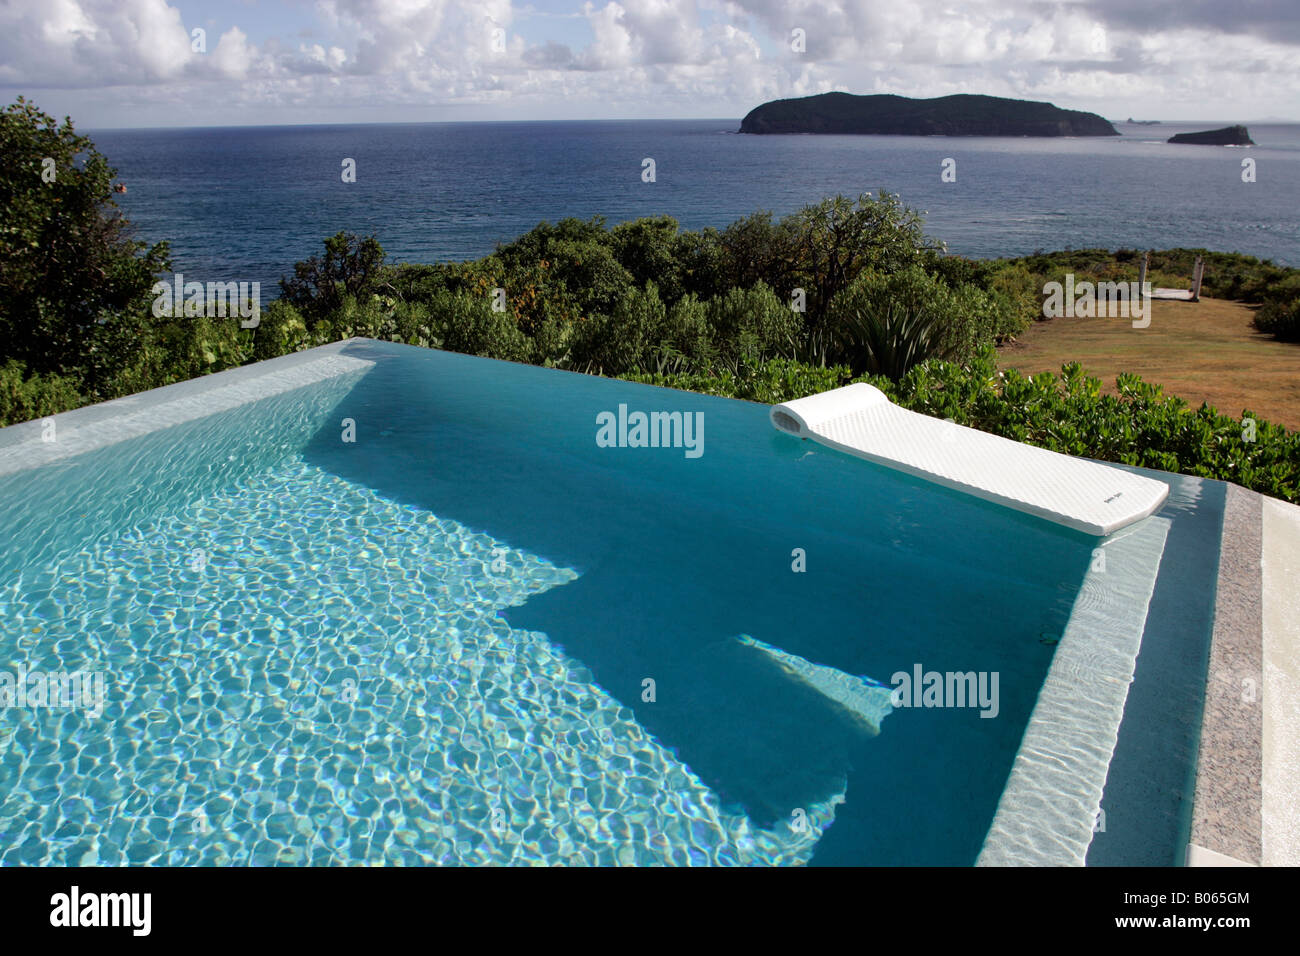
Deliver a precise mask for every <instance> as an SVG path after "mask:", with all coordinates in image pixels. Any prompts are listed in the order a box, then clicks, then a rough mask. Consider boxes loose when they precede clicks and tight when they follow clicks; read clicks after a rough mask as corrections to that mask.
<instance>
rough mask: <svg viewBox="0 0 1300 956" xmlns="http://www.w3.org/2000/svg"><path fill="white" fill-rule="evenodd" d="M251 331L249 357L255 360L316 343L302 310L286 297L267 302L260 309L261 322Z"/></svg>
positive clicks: (285, 353) (287, 352) (272, 356)
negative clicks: (291, 303) (290, 302)
mask: <svg viewBox="0 0 1300 956" xmlns="http://www.w3.org/2000/svg"><path fill="white" fill-rule="evenodd" d="M251 334H252V340H253V344H252V351H253V355H252V359H253V361H255V362H260V361H262V360H264V359H269V358H275V357H277V356H280V355H289V354H290V353H292V352H299V351H301V350H303V349H309V348H311V347H312V346H314V345H316V344H318V343H317V342H316V341H315V339H314V338H313V337H312V335H311V332H310V331H309V330H308V328H307V322H306V320H305V319H304V318H303V317H302V313H301V312H299V311H298V310H297V309H296V308H294V307H293V306H292V305H290V304H289V302H288V301H287V300H286V299H276V300H274V301H273V302H271V303H269V304H268V305H267V307H266V308H265V309H263V310H262V314H261V321H260V322H259V323H258V325H257V328H255V329H253V330H252V333H251ZM320 344H324V343H320Z"/></svg>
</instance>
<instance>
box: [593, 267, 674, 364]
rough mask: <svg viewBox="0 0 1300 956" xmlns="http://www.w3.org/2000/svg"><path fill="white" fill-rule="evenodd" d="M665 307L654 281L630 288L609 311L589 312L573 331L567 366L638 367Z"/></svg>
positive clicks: (662, 319) (665, 313)
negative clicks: (643, 286)
mask: <svg viewBox="0 0 1300 956" xmlns="http://www.w3.org/2000/svg"><path fill="white" fill-rule="evenodd" d="M667 318H668V311H667V309H665V308H664V304H663V302H662V301H660V299H659V292H658V290H657V289H656V288H655V286H654V283H648V284H647V285H646V287H645V288H644V289H629V290H627V291H626V292H624V294H623V295H622V297H621V298H620V299H619V300H618V301H617V302H616V303H615V304H614V306H613V308H612V309H610V311H609V313H607V314H606V313H596V314H595V315H592V316H589V317H588V318H586V319H585V320H583V321H582V322H581V323H579V325H578V328H577V329H576V330H575V331H574V335H573V342H572V345H571V346H570V356H571V358H570V368H572V369H573V370H575V371H579V372H589V373H594V374H597V375H622V374H624V373H627V372H631V371H635V370H638V369H640V368H641V367H642V361H643V359H644V357H645V355H646V352H647V350H648V349H649V348H650V347H651V345H653V344H654V343H653V342H652V341H651V336H652V334H653V332H654V331H655V330H656V329H659V328H662V327H663V326H664V325H665V323H666V322H667Z"/></svg>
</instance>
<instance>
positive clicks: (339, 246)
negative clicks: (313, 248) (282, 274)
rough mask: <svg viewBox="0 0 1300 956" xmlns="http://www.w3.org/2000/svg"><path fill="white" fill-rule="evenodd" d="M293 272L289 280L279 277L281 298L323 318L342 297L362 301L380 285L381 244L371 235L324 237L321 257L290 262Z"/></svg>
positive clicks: (333, 308) (381, 266)
mask: <svg viewBox="0 0 1300 956" xmlns="http://www.w3.org/2000/svg"><path fill="white" fill-rule="evenodd" d="M293 273H294V275H293V278H292V279H281V280H280V291H281V293H282V294H283V296H284V298H285V299H287V300H288V301H289V304H290V305H292V306H293V307H294V308H296V309H298V310H299V311H300V312H302V314H303V315H305V316H308V317H310V318H312V319H320V318H324V317H325V316H326V315H328V314H329V313H331V312H333V311H335V310H337V309H338V308H339V307H340V306H342V305H343V300H344V299H345V298H348V297H351V298H352V299H354V300H356V301H357V302H362V301H364V300H365V299H366V298H367V297H368V296H371V295H374V294H375V293H376V292H377V291H378V290H379V289H380V288H381V287H382V285H383V282H382V280H383V278H384V247H383V246H381V245H380V244H379V240H378V239H376V238H375V237H374V236H367V237H366V238H364V239H362V238H360V237H358V236H356V235H355V234H353V233H350V232H340V233H337V234H336V235H334V236H332V237H330V238H329V239H326V240H325V258H324V259H321V258H320V257H319V256H312V257H311V258H310V259H308V260H307V261H306V262H297V263H294V266H293Z"/></svg>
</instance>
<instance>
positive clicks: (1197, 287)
mask: <svg viewBox="0 0 1300 956" xmlns="http://www.w3.org/2000/svg"><path fill="white" fill-rule="evenodd" d="M1203 275H1205V260H1204V259H1202V258H1201V257H1200V256H1197V257H1196V266H1195V268H1194V269H1193V270H1192V301H1193V302H1199V301H1200V300H1201V277H1202V276H1203Z"/></svg>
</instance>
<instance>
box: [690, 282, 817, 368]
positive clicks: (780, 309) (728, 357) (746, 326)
mask: <svg viewBox="0 0 1300 956" xmlns="http://www.w3.org/2000/svg"><path fill="white" fill-rule="evenodd" d="M705 308H706V316H707V321H708V326H709V335H710V338H711V340H712V346H713V351H714V352H715V353H716V355H717V357H718V361H720V362H722V363H724V364H725V365H726V366H727V367H728V368H731V369H735V368H737V367H739V366H740V365H742V364H749V365H752V364H756V363H759V362H763V361H766V360H767V359H770V358H777V357H780V356H788V355H790V354H792V353H793V351H794V349H795V345H796V342H797V340H798V339H799V336H800V331H801V322H800V317H799V314H798V313H797V312H795V311H794V310H793V309H791V308H790V306H789V305H787V304H786V303H785V302H782V301H781V300H780V299H778V298H777V297H776V294H775V293H773V292H772V290H771V289H770V288H768V286H767V284H766V283H763V282H758V283H755V284H754V286H752V287H751V288H748V289H731V290H730V291H728V292H727V293H726V294H725V295H722V296H718V297H716V298H714V299H711V300H709V302H708V304H707V305H706V307H705Z"/></svg>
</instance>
